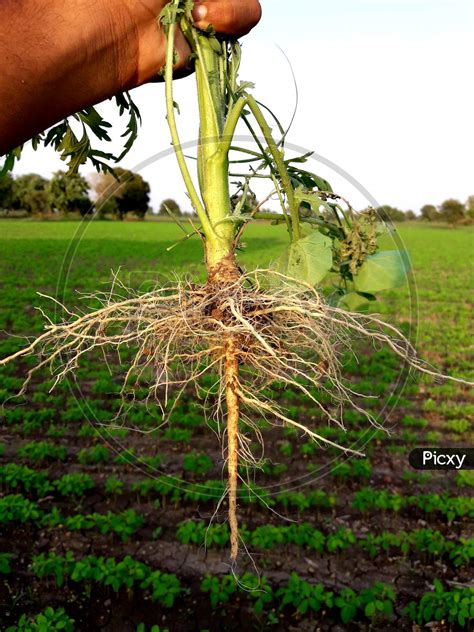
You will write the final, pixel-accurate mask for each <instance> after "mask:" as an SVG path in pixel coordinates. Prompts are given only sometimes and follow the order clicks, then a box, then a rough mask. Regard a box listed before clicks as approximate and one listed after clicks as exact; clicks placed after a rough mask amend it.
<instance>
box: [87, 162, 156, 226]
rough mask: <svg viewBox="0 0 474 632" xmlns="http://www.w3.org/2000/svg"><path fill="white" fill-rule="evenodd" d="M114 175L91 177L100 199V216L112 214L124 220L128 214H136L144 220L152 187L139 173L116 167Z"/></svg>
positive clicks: (105, 174)
mask: <svg viewBox="0 0 474 632" xmlns="http://www.w3.org/2000/svg"><path fill="white" fill-rule="evenodd" d="M114 174H115V176H114V175H113V174H111V173H100V174H97V175H94V176H92V177H91V186H92V189H93V191H94V193H95V197H96V199H99V204H98V211H99V214H100V215H102V216H103V215H105V214H106V213H112V214H113V215H115V216H116V217H117V218H118V219H120V220H123V219H124V217H125V215H126V214H127V213H135V214H136V215H138V217H140V218H142V219H143V218H144V217H145V214H146V212H147V210H148V205H149V202H150V195H149V194H150V185H149V184H148V182H146V181H145V180H144V179H143V178H142V176H141V175H139V174H138V173H133V172H132V171H129V170H127V169H122V168H121V167H116V168H115V169H114Z"/></svg>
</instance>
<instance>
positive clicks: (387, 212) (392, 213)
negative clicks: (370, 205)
mask: <svg viewBox="0 0 474 632" xmlns="http://www.w3.org/2000/svg"><path fill="white" fill-rule="evenodd" d="M376 210H377V214H378V216H379V217H380V219H381V220H383V221H384V222H404V221H405V219H406V218H405V213H404V212H403V211H401V210H400V209H399V208H396V207H394V206H389V205H388V204H384V205H383V206H379V207H378V209H376Z"/></svg>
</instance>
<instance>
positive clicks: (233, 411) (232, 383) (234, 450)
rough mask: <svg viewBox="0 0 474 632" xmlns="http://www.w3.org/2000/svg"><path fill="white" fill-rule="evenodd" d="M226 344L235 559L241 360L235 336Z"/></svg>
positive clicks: (231, 525) (234, 552)
mask: <svg viewBox="0 0 474 632" xmlns="http://www.w3.org/2000/svg"><path fill="white" fill-rule="evenodd" d="M224 344H225V373H224V379H225V395H226V404H227V476H228V483H227V484H228V488H229V491H228V497H229V528H230V557H231V559H232V560H234V561H235V560H236V559H237V554H238V552H239V527H238V522H237V474H238V466H239V396H238V395H237V391H238V379H239V362H238V353H237V348H236V343H235V338H234V336H229V337H228V338H227V339H226V341H225V343H224Z"/></svg>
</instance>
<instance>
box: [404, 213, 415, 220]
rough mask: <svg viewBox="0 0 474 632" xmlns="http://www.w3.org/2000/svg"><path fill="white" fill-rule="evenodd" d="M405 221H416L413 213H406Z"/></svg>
mask: <svg viewBox="0 0 474 632" xmlns="http://www.w3.org/2000/svg"><path fill="white" fill-rule="evenodd" d="M405 219H406V220H409V221H413V220H415V219H417V216H416V213H415V211H406V213H405Z"/></svg>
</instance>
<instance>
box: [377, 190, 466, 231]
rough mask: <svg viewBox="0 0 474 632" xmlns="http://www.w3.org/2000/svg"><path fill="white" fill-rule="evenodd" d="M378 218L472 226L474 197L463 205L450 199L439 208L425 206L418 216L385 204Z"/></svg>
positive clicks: (391, 220)
mask: <svg viewBox="0 0 474 632" xmlns="http://www.w3.org/2000/svg"><path fill="white" fill-rule="evenodd" d="M376 211H377V214H378V216H379V217H380V218H381V219H382V220H384V221H389V222H405V221H414V220H418V221H420V220H421V221H427V222H443V223H447V224H459V225H462V224H472V223H474V195H470V196H469V197H468V198H467V200H466V202H465V203H464V204H463V203H462V202H460V201H459V200H456V199H454V198H449V199H448V200H445V201H444V202H442V203H441V204H439V206H435V205H434V204H425V205H424V206H422V207H421V209H420V214H419V215H417V214H416V213H415V212H414V211H402V210H400V209H399V208H396V207H395V206H389V205H388V204H385V205H383V206H379V207H378V208H377V209H376Z"/></svg>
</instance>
